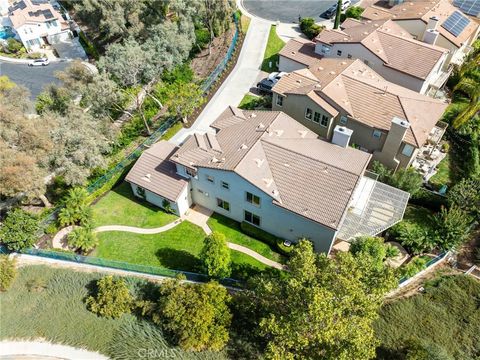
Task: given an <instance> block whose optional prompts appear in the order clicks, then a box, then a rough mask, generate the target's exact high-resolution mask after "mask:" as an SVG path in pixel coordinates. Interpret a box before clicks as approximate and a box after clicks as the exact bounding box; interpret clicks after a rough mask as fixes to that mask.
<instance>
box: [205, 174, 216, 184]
mask: <svg viewBox="0 0 480 360" xmlns="http://www.w3.org/2000/svg"><path fill="white" fill-rule="evenodd" d="M206 178H207V181H208V182H211V183H213V182H215V179H214V178H213V176H210V175H206Z"/></svg>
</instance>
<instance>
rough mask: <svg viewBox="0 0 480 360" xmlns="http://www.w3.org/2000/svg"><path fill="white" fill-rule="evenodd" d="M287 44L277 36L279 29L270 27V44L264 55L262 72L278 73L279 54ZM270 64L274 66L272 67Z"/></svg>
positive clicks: (273, 26)
mask: <svg viewBox="0 0 480 360" xmlns="http://www.w3.org/2000/svg"><path fill="white" fill-rule="evenodd" d="M284 45H285V43H284V42H283V40H282V39H280V38H279V37H278V35H277V28H276V26H275V25H272V26H271V27H270V33H269V35H268V43H267V47H266V49H265V54H264V55H263V62H262V67H261V69H262V71H267V72H272V71H278V67H277V62H278V53H279V51H280V50H282V48H283V46H284ZM270 62H271V63H272V66H271V67H270V65H269V64H270Z"/></svg>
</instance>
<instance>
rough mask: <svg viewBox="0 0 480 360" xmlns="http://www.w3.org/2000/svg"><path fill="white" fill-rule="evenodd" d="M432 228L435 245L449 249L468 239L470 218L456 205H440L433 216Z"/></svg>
mask: <svg viewBox="0 0 480 360" xmlns="http://www.w3.org/2000/svg"><path fill="white" fill-rule="evenodd" d="M433 228H434V230H433V234H432V236H433V237H434V242H435V245H436V246H438V247H439V248H441V249H442V250H451V249H453V248H455V247H457V246H459V245H461V244H462V243H463V242H465V241H466V240H467V239H468V237H469V230H470V218H469V216H468V215H467V214H466V213H465V212H464V211H463V210H461V209H459V208H458V207H456V206H451V207H450V208H449V209H447V208H445V207H442V208H441V209H440V211H439V212H438V213H436V214H435V215H434V216H433Z"/></svg>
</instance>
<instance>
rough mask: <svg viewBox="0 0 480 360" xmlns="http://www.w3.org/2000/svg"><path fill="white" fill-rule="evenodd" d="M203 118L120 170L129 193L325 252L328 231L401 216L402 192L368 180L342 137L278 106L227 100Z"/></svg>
mask: <svg viewBox="0 0 480 360" xmlns="http://www.w3.org/2000/svg"><path fill="white" fill-rule="evenodd" d="M212 127H213V128H214V129H215V130H216V133H215V134H213V133H207V134H203V135H201V134H195V135H191V136H190V137H188V138H187V139H186V140H185V142H184V143H183V144H182V145H181V146H180V147H179V148H176V147H175V146H174V145H172V144H170V143H167V142H165V141H161V142H159V143H157V144H155V145H154V146H153V147H152V148H151V149H149V150H147V151H146V152H145V153H144V154H143V155H142V156H141V157H140V159H139V160H138V161H137V163H136V164H135V166H134V167H133V168H132V170H130V172H129V174H128V175H127V177H126V181H128V182H130V183H131V186H132V190H133V192H134V194H135V195H136V196H139V197H142V198H145V199H146V200H147V201H149V202H151V203H153V204H155V205H157V206H160V207H163V208H165V207H169V208H172V209H175V212H176V213H177V215H183V214H184V213H185V211H186V209H187V207H188V206H191V205H193V204H199V205H201V206H204V207H206V208H208V209H211V210H213V211H215V212H218V213H220V214H222V215H225V216H227V217H229V218H231V219H234V220H236V221H239V222H243V221H245V222H247V223H250V224H252V225H254V226H256V227H258V228H260V229H263V230H265V231H267V232H269V233H272V234H274V235H276V236H278V237H281V238H283V239H287V240H291V241H297V240H298V239H300V238H307V239H310V240H311V241H312V242H313V244H314V246H315V249H316V251H319V252H325V253H329V252H330V249H331V246H332V244H333V241H334V240H335V239H336V238H339V239H342V240H350V239H351V238H352V237H355V236H358V235H375V234H378V233H380V232H382V231H383V230H385V229H387V228H388V227H390V226H392V225H393V224H395V223H397V222H398V221H400V220H401V219H402V217H403V213H404V210H405V206H406V204H407V202H408V198H409V194H408V193H406V192H404V191H401V190H398V189H395V188H393V187H391V186H388V185H385V184H383V183H380V182H378V181H376V178H375V177H374V176H372V175H371V174H369V173H368V171H366V167H367V165H368V163H369V161H370V158H371V155H370V154H368V153H366V152H363V151H360V150H356V149H354V148H351V147H348V146H346V144H345V142H344V141H342V140H344V139H340V140H339V142H338V143H339V145H335V144H332V143H329V142H326V141H323V140H321V139H318V136H317V135H316V134H315V133H313V132H312V131H310V130H309V129H307V128H306V127H304V126H302V125H301V124H300V123H298V122H297V121H295V120H293V119H292V118H291V117H289V116H288V115H286V114H284V113H282V112H280V111H242V110H240V109H237V108H232V107H229V108H227V109H226V110H225V111H224V112H223V113H222V114H221V115H220V117H219V118H218V119H217V120H216V121H215V122H214V123H213V124H212ZM175 170H176V171H175ZM167 204H168V206H167ZM187 205H188V206H187Z"/></svg>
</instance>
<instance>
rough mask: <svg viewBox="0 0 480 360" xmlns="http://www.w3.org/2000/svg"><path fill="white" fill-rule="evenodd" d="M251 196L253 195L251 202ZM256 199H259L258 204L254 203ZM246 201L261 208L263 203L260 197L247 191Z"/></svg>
mask: <svg viewBox="0 0 480 360" xmlns="http://www.w3.org/2000/svg"><path fill="white" fill-rule="evenodd" d="M249 194H250V195H251V201H250V200H249V199H248V195H249ZM255 198H257V199H258V204H257V203H255V201H254V199H255ZM245 201H246V202H248V203H249V204H252V205H254V206H256V207H260V204H261V203H262V200H261V198H260V196H258V195H255V194H252V193H251V192H249V191H245Z"/></svg>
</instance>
